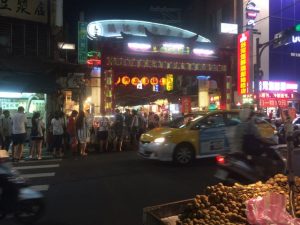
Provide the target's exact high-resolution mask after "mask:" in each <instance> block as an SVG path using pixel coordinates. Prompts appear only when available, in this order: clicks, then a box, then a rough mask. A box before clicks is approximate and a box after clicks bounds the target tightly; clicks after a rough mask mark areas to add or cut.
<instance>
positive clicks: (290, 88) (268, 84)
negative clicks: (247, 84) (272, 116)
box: [259, 80, 298, 92]
mask: <svg viewBox="0 0 300 225" xmlns="http://www.w3.org/2000/svg"><path fill="white" fill-rule="evenodd" d="M297 90H298V84H297V83H295V82H282V81H268V80H262V81H259V91H284V92H294V91H295V92H296V91H297Z"/></svg>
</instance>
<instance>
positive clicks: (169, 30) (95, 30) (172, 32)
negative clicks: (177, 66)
mask: <svg viewBox="0 0 300 225" xmlns="http://www.w3.org/2000/svg"><path fill="white" fill-rule="evenodd" d="M145 28H146V29H147V30H149V31H151V32H152V33H154V34H157V35H166V36H174V37H183V38H189V37H192V36H195V35H197V34H196V33H194V32H191V31H188V30H184V29H182V28H179V27H174V26H170V25H166V24H161V23H152V22H147V21H141V20H97V21H93V22H91V23H89V24H88V26H87V33H88V37H89V38H90V39H97V37H99V36H102V37H116V38H122V35H121V32H124V33H126V34H132V35H137V36H146V34H145ZM197 42H210V40H209V39H207V38H205V37H202V36H200V35H198V38H197Z"/></svg>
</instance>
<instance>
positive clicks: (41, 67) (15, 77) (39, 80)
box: [0, 57, 78, 93]
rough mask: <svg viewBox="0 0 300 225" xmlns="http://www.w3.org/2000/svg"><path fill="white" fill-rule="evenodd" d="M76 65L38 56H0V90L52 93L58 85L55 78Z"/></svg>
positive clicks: (65, 73)
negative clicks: (47, 59)
mask: <svg viewBox="0 0 300 225" xmlns="http://www.w3.org/2000/svg"><path fill="white" fill-rule="evenodd" d="M77 67H78V65H73V64H66V63H62V62H56V61H46V60H42V59H38V58H24V57H20V58H5V59H3V58H1V60H0V90H1V91H7V92H36V93H53V92H55V91H57V90H58V89H59V88H60V87H59V85H58V84H57V83H56V80H57V78H58V77H60V76H64V75H67V74H68V73H69V72H76V69H77Z"/></svg>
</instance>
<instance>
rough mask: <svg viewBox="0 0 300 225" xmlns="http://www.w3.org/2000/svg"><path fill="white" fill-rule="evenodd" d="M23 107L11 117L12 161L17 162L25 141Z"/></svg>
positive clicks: (20, 156)
mask: <svg viewBox="0 0 300 225" xmlns="http://www.w3.org/2000/svg"><path fill="white" fill-rule="evenodd" d="M24 111H25V109H24V107H23V106H19V108H18V111H17V112H16V113H15V114H14V115H13V117H12V139H13V148H14V150H13V151H14V155H13V161H15V162H18V161H19V160H20V159H21V158H22V157H23V149H24V143H25V141H26V135H27V134H26V125H27V118H26V115H25V113H24Z"/></svg>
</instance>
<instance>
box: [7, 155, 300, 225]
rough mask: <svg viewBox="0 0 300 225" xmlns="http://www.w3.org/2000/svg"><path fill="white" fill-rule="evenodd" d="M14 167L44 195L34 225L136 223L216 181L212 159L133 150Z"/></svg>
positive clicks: (297, 171)
mask: <svg viewBox="0 0 300 225" xmlns="http://www.w3.org/2000/svg"><path fill="white" fill-rule="evenodd" d="M299 153H300V152H298V151H297V152H296V154H295V163H296V162H297V161H298V160H299V159H300V154H299ZM295 165H297V164H295ZM15 167H16V168H17V169H19V170H20V172H22V173H23V174H24V176H25V177H27V178H30V179H31V182H32V185H33V187H34V188H35V189H38V190H41V191H42V192H43V193H44V194H45V196H46V202H47V210H46V214H45V215H44V217H43V219H42V220H41V221H40V222H39V223H38V225H54V224H55V225H82V224H84V225H95V224H101V225H102V224H103V225H110V224H113V225H119V224H120V225H121V224H122V225H126V224H128V225H139V224H142V210H143V208H144V207H146V206H152V205H158V204H164V203H169V202H172V201H179V200H184V199H189V198H193V197H194V196H195V195H196V194H198V193H201V192H203V190H204V188H205V187H206V186H207V185H211V184H215V183H216V182H217V181H216V180H215V179H214V178H213V175H214V172H215V169H216V168H215V166H214V161H213V160H212V159H202V160H197V161H196V162H195V163H194V164H193V165H191V166H188V167H179V166H174V165H173V164H171V163H162V162H155V161H146V160H143V159H141V158H139V157H138V156H137V155H136V152H135V151H126V152H111V153H100V154H96V153H91V154H90V155H89V156H88V157H86V158H78V159H74V158H67V159H63V160H61V159H52V160H51V159H46V160H42V161H25V162H21V163H19V164H15ZM296 173H297V174H300V167H299V165H297V168H296ZM1 224H4V225H12V224H14V222H13V220H5V221H4V223H2V222H1Z"/></svg>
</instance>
